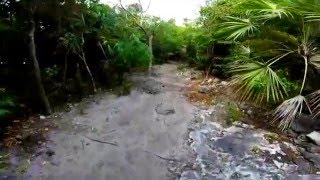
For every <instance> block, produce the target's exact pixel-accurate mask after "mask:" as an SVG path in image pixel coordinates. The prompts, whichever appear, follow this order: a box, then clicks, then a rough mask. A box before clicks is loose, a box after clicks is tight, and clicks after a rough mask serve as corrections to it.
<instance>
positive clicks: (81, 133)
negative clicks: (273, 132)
mask: <svg viewBox="0 0 320 180" xmlns="http://www.w3.org/2000/svg"><path fill="white" fill-rule="evenodd" d="M190 77H191V74H190V72H189V71H184V72H181V71H177V65H175V64H164V65H161V66H155V67H154V71H153V73H152V74H151V76H147V75H145V74H142V73H137V74H133V75H132V76H131V80H132V81H133V82H134V86H133V88H132V90H131V92H130V94H129V95H126V96H120V97H118V96H116V95H113V94H111V93H101V94H99V95H96V96H95V97H91V98H88V99H87V100H85V101H83V102H81V103H79V104H76V105H74V106H73V107H72V108H71V111H70V112H68V113H61V114H60V115H59V116H58V117H56V118H46V119H43V121H48V122H50V123H54V124H55V125H57V126H58V128H57V129H55V130H52V131H50V132H49V134H48V137H46V138H47V141H46V142H45V143H42V144H41V145H40V146H38V147H36V148H34V149H33V150H32V151H30V152H28V153H26V154H27V155H25V156H21V150H16V149H15V150H14V149H12V150H11V151H9V152H8V154H10V156H9V157H8V161H9V168H8V170H7V171H2V175H1V176H0V179H10V178H15V177H21V178H24V179H110V180H113V179H116V180H150V179H153V180H163V179H282V178H285V177H288V176H289V175H298V174H308V173H315V172H314V170H313V167H312V166H311V165H310V164H309V163H308V162H306V161H304V160H301V161H300V164H299V163H293V162H291V161H290V158H288V155H287V153H286V152H284V151H283V148H281V147H283V146H284V145H285V146H286V147H287V148H291V151H293V152H296V150H295V149H296V147H293V146H292V145H291V144H290V143H282V142H278V141H276V140H275V141H274V142H270V141H268V139H267V138H266V135H268V133H269V132H267V131H264V130H261V129H255V128H254V127H253V126H250V125H247V124H243V123H239V122H234V123H232V124H231V125H230V126H228V127H224V126H221V123H220V121H221V117H220V116H219V114H221V112H219V111H220V110H221V109H222V110H223V108H221V106H224V105H221V104H216V105H213V106H206V107H203V106H199V105H198V104H195V103H191V102H190V101H189V100H188V98H186V96H185V94H186V90H187V89H188V88H189V87H190V85H189V84H190ZM295 177H297V176H295Z"/></svg>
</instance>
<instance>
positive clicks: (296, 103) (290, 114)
mask: <svg viewBox="0 0 320 180" xmlns="http://www.w3.org/2000/svg"><path fill="white" fill-rule="evenodd" d="M305 105H306V107H307V108H308V110H309V111H310V112H311V109H310V106H309V104H308V102H307V99H306V98H305V97H304V96H302V95H298V96H296V97H294V98H291V99H288V100H286V101H284V102H283V103H282V104H281V105H280V106H278V107H277V109H276V110H275V113H274V120H273V122H276V121H279V128H281V129H282V130H285V129H287V128H288V127H290V126H291V124H292V122H293V120H294V119H295V118H296V117H297V116H298V115H300V114H301V112H302V110H303V107H304V106H305Z"/></svg>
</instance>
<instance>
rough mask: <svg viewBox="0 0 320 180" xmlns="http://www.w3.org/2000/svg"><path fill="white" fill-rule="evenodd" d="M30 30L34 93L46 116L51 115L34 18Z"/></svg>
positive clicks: (30, 56)
mask: <svg viewBox="0 0 320 180" xmlns="http://www.w3.org/2000/svg"><path fill="white" fill-rule="evenodd" d="M28 24H29V29H28V35H27V38H28V52H29V58H30V60H31V64H32V76H33V81H34V82H33V83H34V93H35V95H36V96H38V98H39V102H40V107H41V108H42V110H43V111H44V113H46V114H51V108H50V104H49V100H48V97H47V95H46V92H45V90H44V88H43V84H42V80H41V73H40V68H39V63H38V59H37V55H36V45H35V42H34V33H35V22H34V20H33V18H30V19H29V22H28Z"/></svg>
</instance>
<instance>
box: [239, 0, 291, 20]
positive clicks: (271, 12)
mask: <svg viewBox="0 0 320 180" xmlns="http://www.w3.org/2000/svg"><path fill="white" fill-rule="evenodd" d="M282 4H284V5H283V6H282ZM244 5H245V7H246V8H247V9H248V12H249V13H254V14H255V15H256V16H257V18H260V19H266V20H268V19H273V18H277V17H279V18H282V17H284V16H285V17H293V15H292V14H291V12H290V11H289V9H288V8H287V7H288V6H286V5H287V4H286V2H285V1H280V2H277V3H275V2H271V1H267V0H253V1H248V2H246V3H244Z"/></svg>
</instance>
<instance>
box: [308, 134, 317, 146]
mask: <svg viewBox="0 0 320 180" xmlns="http://www.w3.org/2000/svg"><path fill="white" fill-rule="evenodd" d="M307 137H308V138H309V139H310V140H311V141H312V142H314V143H315V144H316V145H319V146H320V133H319V132H316V131H313V132H312V133H310V134H308V135H307Z"/></svg>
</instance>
